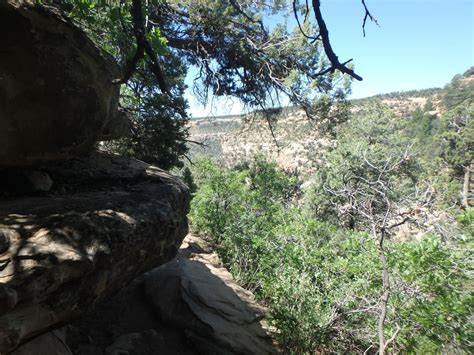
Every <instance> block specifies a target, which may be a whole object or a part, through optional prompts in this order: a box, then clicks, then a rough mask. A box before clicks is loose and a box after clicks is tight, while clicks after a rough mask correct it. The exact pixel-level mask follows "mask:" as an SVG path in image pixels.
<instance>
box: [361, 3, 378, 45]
mask: <svg viewBox="0 0 474 355" xmlns="http://www.w3.org/2000/svg"><path fill="white" fill-rule="evenodd" d="M362 5H364V10H365V16H364V22H363V23H362V31H363V32H364V37H365V25H366V22H367V19H370V21H372V22H374V23H375V24H376V25H377V26H379V23H378V22H377V19H376V18H375V17H373V16H372V14H371V13H370V11H369V9H368V8H367V5H366V4H365V0H362Z"/></svg>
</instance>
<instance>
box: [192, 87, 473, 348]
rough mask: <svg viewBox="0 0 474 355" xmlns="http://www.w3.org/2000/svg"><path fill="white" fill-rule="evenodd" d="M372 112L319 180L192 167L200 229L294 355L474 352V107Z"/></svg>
mask: <svg viewBox="0 0 474 355" xmlns="http://www.w3.org/2000/svg"><path fill="white" fill-rule="evenodd" d="M447 89H449V90H451V91H452V92H453V93H456V95H447V96H445V97H444V98H443V105H444V107H445V109H444V113H443V115H442V116H441V117H438V116H431V115H430V113H429V112H430V107H429V105H427V107H425V108H424V109H419V110H417V111H415V112H414V113H413V114H412V116H411V117H406V119H403V120H402V119H400V118H397V117H395V115H394V114H392V113H391V112H390V110H389V109H387V108H386V107H384V106H383V105H381V104H380V103H377V102H374V103H372V104H371V105H369V106H366V107H365V109H364V110H361V111H359V112H358V113H357V114H355V115H354V116H351V117H349V118H350V119H348V120H346V122H345V123H343V124H341V125H339V126H338V127H337V128H336V137H337V145H336V147H335V148H334V149H333V150H332V151H330V152H329V153H328V154H327V155H326V157H325V159H324V162H323V163H321V164H320V166H319V168H318V170H317V174H315V175H314V176H312V177H311V179H310V182H307V181H306V182H304V183H303V182H302V181H301V180H300V179H299V178H298V176H296V175H295V174H291V173H288V172H283V171H281V170H279V169H278V168H277V166H276V165H275V164H274V163H272V162H268V161H266V160H265V159H264V158H263V157H256V158H255V160H254V161H253V162H250V163H245V164H241V165H239V166H235V167H233V168H224V167H223V166H221V165H220V164H219V162H218V161H217V162H216V161H213V162H211V161H209V160H203V161H200V162H198V163H197V164H196V165H195V166H194V168H192V176H191V174H189V171H188V173H187V175H186V176H187V177H186V178H187V180H188V181H191V179H192V177H194V183H195V192H194V195H193V196H194V197H193V201H192V209H191V215H190V217H191V224H192V228H193V229H194V231H195V232H197V233H200V234H203V235H205V236H207V237H208V238H210V239H211V240H212V241H213V242H214V244H215V246H216V249H217V251H218V252H219V253H220V255H221V256H222V258H223V260H224V262H225V263H226V265H227V266H228V267H229V269H230V271H231V272H232V273H233V275H234V276H235V277H236V278H237V279H238V280H239V281H240V282H241V283H242V284H244V285H245V286H246V287H247V288H249V289H250V290H252V291H254V293H255V294H256V295H257V297H258V299H259V300H260V301H261V302H263V303H265V304H266V305H268V307H269V309H270V314H269V320H270V322H271V323H272V325H274V326H275V327H276V329H277V333H276V336H277V338H278V340H279V343H280V344H281V346H282V348H283V350H284V351H285V352H286V353H295V354H302V353H316V352H318V353H319V352H322V353H327V352H329V353H330V352H341V351H344V352H355V353H363V352H367V353H384V352H397V353H398V352H409V353H440V352H442V353H468V352H469V349H470V348H471V346H472V341H473V339H472V334H473V332H472V331H473V329H472V324H471V323H470V321H469V319H470V317H471V314H472V305H473V304H474V302H473V297H472V289H471V286H470V281H469V280H470V279H471V277H472V274H471V271H470V268H471V266H472V265H471V264H470V261H471V260H472V250H473V235H474V227H473V221H474V210H473V209H472V195H470V193H472V191H470V187H469V186H467V189H466V176H467V181H468V185H469V182H470V181H471V180H469V179H470V176H469V173H470V171H471V170H470V169H471V167H472V158H473V157H472V154H473V139H474V132H473V128H474V127H473V122H472V117H473V113H474V104H473V100H472V91H471V89H470V88H469V86H466V85H465V83H463V82H462V81H457V80H453V82H452V83H450V84H449V86H448V88H447Z"/></svg>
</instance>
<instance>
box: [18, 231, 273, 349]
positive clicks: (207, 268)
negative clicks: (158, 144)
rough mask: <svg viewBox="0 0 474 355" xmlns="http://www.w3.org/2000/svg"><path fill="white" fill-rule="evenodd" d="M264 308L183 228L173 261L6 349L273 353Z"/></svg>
mask: <svg viewBox="0 0 474 355" xmlns="http://www.w3.org/2000/svg"><path fill="white" fill-rule="evenodd" d="M264 313H265V309H264V308H262V307H261V306H259V305H258V304H257V303H256V302H255V300H254V298H253V296H252V294H251V293H249V292H248V291H246V290H244V289H243V288H242V287H240V286H239V285H238V284H237V283H236V282H235V281H234V280H233V278H232V276H231V275H230V274H229V272H228V271H227V270H226V269H225V268H223V267H222V264H221V261H220V260H219V258H218V256H217V255H216V254H214V253H212V251H211V249H210V247H209V246H208V245H207V243H206V242H204V241H203V240H202V239H200V238H198V237H196V236H194V235H188V236H187V237H186V238H185V240H184V242H183V245H182V246H181V248H180V249H179V252H178V255H177V257H176V258H175V259H174V260H172V261H171V262H169V263H168V264H165V265H163V266H161V267H159V268H156V269H154V270H152V271H150V272H148V273H146V274H144V275H142V276H140V277H138V278H137V279H135V280H134V281H133V282H132V283H131V284H129V285H128V286H127V287H125V288H123V289H122V290H120V291H119V292H118V293H117V294H116V295H115V296H113V297H112V298H110V299H109V300H107V301H105V302H103V303H102V304H100V305H99V306H97V307H96V308H95V309H94V310H92V311H90V312H89V313H88V314H86V315H85V316H84V317H82V319H81V320H79V321H76V322H74V323H72V324H71V325H68V326H66V327H63V328H62V329H60V330H57V331H55V332H50V333H47V334H45V335H42V336H40V337H38V338H36V339H35V340H33V341H32V342H30V343H29V344H26V345H24V346H23V347H20V348H19V349H17V350H16V351H14V352H13V353H12V354H15V355H20V354H21V355H26V354H32V353H31V352H29V351H31V349H35V352H34V353H35V354H38V355H42V354H44V355H47V354H48V355H49V354H53V353H55V354H77V355H102V354H106V355H119V354H120V355H126V354H129V355H139V354H140V355H148V354H149V355H152V354H164V355H168V354H169V355H176V354H182V355H188V354H189V355H191V354H273V353H277V350H276V346H275V345H274V344H273V341H272V339H271V337H270V336H269V335H268V334H269V332H268V328H267V326H266V323H265V321H264V319H263V317H264Z"/></svg>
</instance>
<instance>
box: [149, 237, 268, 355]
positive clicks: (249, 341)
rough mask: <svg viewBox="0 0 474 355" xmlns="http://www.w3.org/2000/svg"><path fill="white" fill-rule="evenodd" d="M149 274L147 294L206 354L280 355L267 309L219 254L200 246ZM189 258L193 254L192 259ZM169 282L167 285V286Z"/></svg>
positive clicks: (162, 314)
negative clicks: (269, 328)
mask: <svg viewBox="0 0 474 355" xmlns="http://www.w3.org/2000/svg"><path fill="white" fill-rule="evenodd" d="M187 244H188V249H191V250H193V249H194V250H197V251H198V253H191V254H189V252H187V251H186V250H183V251H182V252H180V255H181V257H180V258H178V259H176V260H173V261H172V262H169V263H167V264H166V265H163V266H161V267H159V268H156V269H154V270H152V271H150V272H149V273H147V274H146V275H145V280H144V287H145V295H146V298H147V299H148V301H149V302H150V304H151V305H152V306H153V308H154V310H155V312H156V314H158V315H159V317H160V318H162V319H163V320H164V321H165V322H168V323H169V324H171V325H173V326H174V327H177V328H179V329H182V330H183V331H184V334H186V337H187V339H188V341H190V342H191V343H192V344H193V345H194V346H195V348H196V349H197V351H198V353H200V354H216V355H217V354H219V355H222V354H262V355H263V354H275V353H277V351H276V347H274V345H273V344H272V340H271V338H270V336H269V334H268V332H267V327H266V324H265V322H264V321H263V318H264V314H265V309H264V308H263V307H261V306H260V305H258V304H257V302H256V301H255V299H254V297H253V295H252V293H251V292H249V291H247V290H245V289H243V288H242V287H241V286H239V285H238V284H237V283H236V282H235V281H234V279H233V278H232V275H231V274H230V273H229V272H228V271H227V270H226V269H225V268H224V267H222V266H221V263H220V260H219V258H218V257H217V255H216V254H212V253H206V252H205V248H201V247H198V246H197V245H196V243H195V241H193V238H192V236H190V238H188V241H187ZM186 257H189V259H187V258H186ZM165 285H166V286H165Z"/></svg>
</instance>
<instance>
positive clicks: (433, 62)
mask: <svg viewBox="0 0 474 355" xmlns="http://www.w3.org/2000/svg"><path fill="white" fill-rule="evenodd" d="M366 4H367V6H368V7H369V9H370V11H371V13H372V15H374V17H376V18H377V20H378V23H379V25H380V27H378V26H376V25H375V24H373V23H369V22H368V23H367V26H366V37H363V33H362V20H363V16H364V9H363V7H362V5H361V2H360V0H325V1H324V0H323V1H322V5H321V11H322V12H323V16H324V17H325V20H326V24H327V26H328V29H329V36H330V38H331V43H332V46H333V49H334V50H335V52H336V54H337V55H338V56H339V59H340V60H341V62H342V61H346V60H348V59H350V58H353V62H354V65H355V71H356V73H358V74H359V75H361V76H362V77H363V78H364V80H363V81H362V82H357V81H354V82H353V85H352V97H353V98H359V97H366V96H371V95H375V94H378V93H386V92H391V91H403V90H405V91H406V90H411V89H423V88H429V87H441V86H443V85H444V84H446V83H447V82H449V81H450V80H451V78H452V77H453V76H454V75H455V74H457V73H461V72H463V71H465V70H466V69H468V68H469V67H470V66H472V65H474V43H473V42H474V25H473V17H474V13H473V12H474V7H473V1H472V0H366ZM279 20H280V19H279V18H269V19H266V22H267V23H268V24H269V25H271V23H272V22H277V21H279ZM188 81H189V80H188ZM187 97H188V99H189V103H190V106H191V107H190V110H189V112H190V113H191V114H192V115H193V116H207V115H209V114H213V115H219V114H229V113H240V112H241V110H242V107H241V105H240V104H239V102H238V101H235V100H234V101H233V104H232V100H229V99H225V100H215V102H214V105H208V107H205V108H204V107H202V105H200V104H198V103H197V102H196V100H195V99H194V98H193V97H192V93H191V91H189V92H188V94H187ZM211 106H213V107H211Z"/></svg>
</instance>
